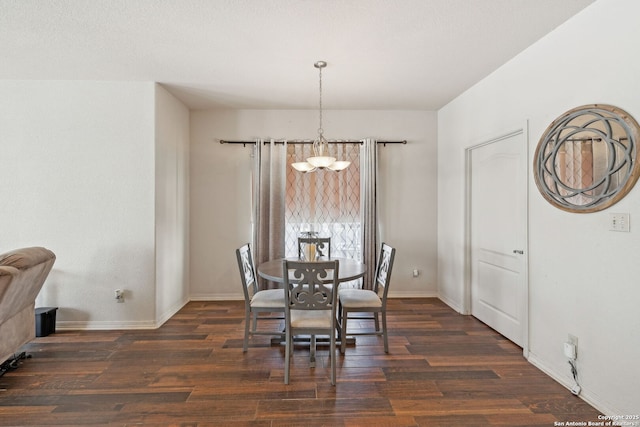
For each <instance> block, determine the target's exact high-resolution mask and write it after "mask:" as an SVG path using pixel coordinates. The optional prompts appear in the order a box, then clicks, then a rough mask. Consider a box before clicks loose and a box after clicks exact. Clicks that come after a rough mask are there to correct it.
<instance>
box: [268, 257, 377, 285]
mask: <svg viewBox="0 0 640 427" xmlns="http://www.w3.org/2000/svg"><path fill="white" fill-rule="evenodd" d="M285 259H287V260H289V261H302V260H301V259H300V258H298V257H288V258H278V259H273V260H270V261H267V262H263V263H262V264H260V265H258V275H259V276H260V277H262V278H264V279H267V280H271V281H272V282H276V283H284V279H283V277H282V262H283V261H284V260H285ZM334 260H338V261H340V267H339V268H338V282H340V283H342V282H350V281H351V280H356V279H359V278H361V277H363V276H364V274H365V273H366V272H367V266H366V265H365V264H364V263H362V262H360V261H356V260H354V259H350V258H338V257H331V258H326V257H323V258H320V259H318V261H334ZM330 280H331V279H328V281H330Z"/></svg>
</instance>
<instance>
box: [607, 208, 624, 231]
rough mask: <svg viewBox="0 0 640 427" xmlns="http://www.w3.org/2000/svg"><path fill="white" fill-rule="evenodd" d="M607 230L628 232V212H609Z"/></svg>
mask: <svg viewBox="0 0 640 427" xmlns="http://www.w3.org/2000/svg"><path fill="white" fill-rule="evenodd" d="M609 230H611V231H624V232H629V214H628V213H612V214H609Z"/></svg>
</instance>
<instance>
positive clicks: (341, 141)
mask: <svg viewBox="0 0 640 427" xmlns="http://www.w3.org/2000/svg"><path fill="white" fill-rule="evenodd" d="M327 142H328V143H329V144H362V140H359V139H351V140H333V139H330V140H328V141H327ZM255 143H256V142H255V141H228V140H226V139H221V140H220V144H242V146H243V147H244V146H246V145H248V144H251V145H255ZM264 143H265V144H268V143H269V141H264ZM275 143H276V144H284V141H275ZM376 143H377V144H382V145H384V146H385V147H386V146H387V144H406V143H407V140H406V139H403V140H401V141H376ZM287 144H313V141H300V140H292V141H287Z"/></svg>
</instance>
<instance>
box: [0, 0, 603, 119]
mask: <svg viewBox="0 0 640 427" xmlns="http://www.w3.org/2000/svg"><path fill="white" fill-rule="evenodd" d="M593 1H594V0H562V1H560V0H0V79H38V80H125V81H157V82H160V83H162V84H164V85H165V86H166V87H167V88H168V89H169V90H170V91H171V92H172V93H174V94H175V95H176V96H177V97H178V98H180V99H181V100H183V101H184V102H185V103H186V104H187V105H188V106H189V107H190V108H193V109H200V108H269V109H300V108H317V104H318V70H317V69H316V68H314V66H313V64H314V63H315V62H316V61H318V60H324V61H327V62H328V67H327V68H325V70H324V71H323V103H324V107H325V108H327V109H419V110H420V109H425V110H436V109H438V108H440V107H442V106H443V105H445V104H446V103H448V102H449V101H451V100H452V99H454V98H455V97H456V96H458V95H459V94H460V93H462V92H463V91H465V90H466V89H468V88H469V87H471V86H472V85H474V84H475V83H476V82H478V81H480V80H481V79H483V78H484V77H486V76H487V75H489V74H490V73H491V72H492V71H494V70H495V69H497V68H498V67H500V66H501V65H502V64H504V63H505V62H507V61H508V60H509V59H511V58H513V57H514V56H516V55H517V54H518V53H519V52H521V51H522V50H524V49H525V48H526V47H528V46H530V45H531V44H533V43H534V42H535V41H536V40H538V39H540V38H541V37H543V36H544V35H545V34H547V33H549V32H550V31H552V30H553V29H554V28H556V27H557V26H558V25H560V24H561V23H563V22H564V21H566V20H567V19H569V18H570V17H571V16H573V15H575V14H576V13H577V12H579V11H580V10H581V9H583V8H584V7H586V6H587V5H589V4H590V3H593Z"/></svg>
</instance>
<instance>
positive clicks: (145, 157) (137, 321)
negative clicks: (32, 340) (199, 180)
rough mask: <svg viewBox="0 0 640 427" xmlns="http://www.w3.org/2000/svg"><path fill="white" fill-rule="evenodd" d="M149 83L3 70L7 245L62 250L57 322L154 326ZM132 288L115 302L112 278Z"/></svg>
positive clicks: (53, 280) (0, 115)
mask: <svg viewBox="0 0 640 427" xmlns="http://www.w3.org/2000/svg"><path fill="white" fill-rule="evenodd" d="M154 96H155V89H154V84H153V83H133V82H80V81H74V82H69V81H0V152H2V160H3V162H2V163H3V165H2V167H1V168H0V183H1V185H2V199H3V206H2V209H0V224H1V226H0V251H1V252H4V251H7V250H11V249H16V248H19V247H25V246H45V247H47V248H49V249H51V250H52V251H53V252H55V254H56V255H57V260H56V263H55V265H54V266H53V270H52V272H51V274H50V276H49V278H48V280H47V282H46V283H45V285H44V287H43V289H42V291H41V293H40V295H39V296H38V298H37V300H36V305H37V306H56V307H59V310H58V313H57V327H58V328H60V329H64V328H95V329H100V328H104V329H106V328H120V327H123V328H124V327H126V328H135V327H153V326H155V324H156V323H155V308H156V307H155V304H149V301H155V298H156V293H155V248H154V236H155V204H154V198H155V197H154V188H155V177H154V173H155V161H154V152H155V140H154V135H155V132H154V114H155V109H154V105H155V102H154ZM116 288H121V289H124V290H125V299H126V302H125V303H124V304H117V303H116V302H115V298H114V290H115V289H116Z"/></svg>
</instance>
